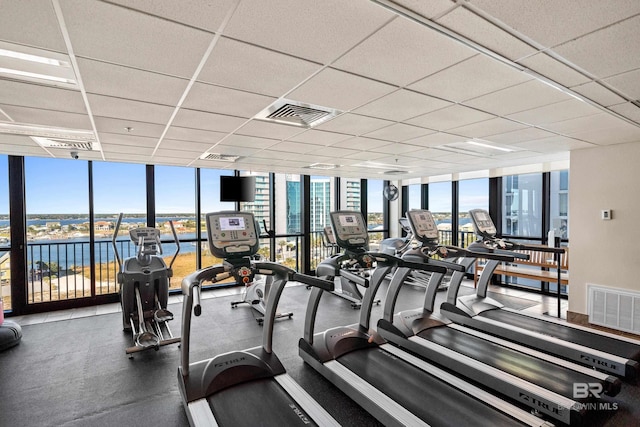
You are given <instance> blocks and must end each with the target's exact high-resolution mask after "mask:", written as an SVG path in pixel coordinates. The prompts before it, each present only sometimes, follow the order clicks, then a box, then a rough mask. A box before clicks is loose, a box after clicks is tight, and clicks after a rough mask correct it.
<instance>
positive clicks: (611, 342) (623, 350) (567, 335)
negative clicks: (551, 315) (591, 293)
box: [479, 309, 640, 360]
mask: <svg viewBox="0 0 640 427" xmlns="http://www.w3.org/2000/svg"><path fill="white" fill-rule="evenodd" d="M479 316H483V317H487V318H489V319H493V320H496V321H498V322H503V323H507V324H509V325H513V326H518V327H520V328H524V329H527V330H529V331H533V332H537V333H540V334H544V335H550V336H553V337H556V338H559V339H561V340H563V341H568V342H572V343H574V344H580V345H583V346H586V347H591V348H594V349H597V350H600V351H604V352H606V353H611V354H615V355H617V356H620V357H624V358H626V359H631V360H640V346H637V345H635V344H631V343H628V342H626V341H622V340H618V339H615V338H609V337H605V336H602V335H599V334H595V333H591V332H588V331H582V330H580V329H574V328H571V327H566V326H563V325H559V324H557V323H553V322H547V321H544V320H540V319H536V318H534V317H530V316H525V315H522V314H518V313H514V312H512V311H507V310H501V309H496V310H487V311H483V312H482V313H480V314H479Z"/></svg>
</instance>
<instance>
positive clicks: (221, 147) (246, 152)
mask: <svg viewBox="0 0 640 427" xmlns="http://www.w3.org/2000/svg"><path fill="white" fill-rule="evenodd" d="M261 150H262V149H261V148H251V147H240V146H238V145H227V144H224V143H222V144H218V145H216V146H215V147H213V148H212V149H210V150H208V151H209V152H210V153H217V154H229V155H232V156H243V157H245V156H252V155H254V154H256V153H257V152H259V151H261Z"/></svg>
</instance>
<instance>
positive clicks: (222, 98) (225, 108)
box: [182, 83, 275, 118]
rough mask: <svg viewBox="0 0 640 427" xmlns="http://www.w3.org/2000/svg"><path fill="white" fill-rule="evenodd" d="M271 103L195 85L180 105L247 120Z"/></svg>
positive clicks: (232, 91)
mask: <svg viewBox="0 0 640 427" xmlns="http://www.w3.org/2000/svg"><path fill="white" fill-rule="evenodd" d="M273 101H275V98H271V97H267V96H263V95H256V94H253V93H249V92H243V91H239V90H234V89H227V88H224V87H220V86H213V85H209V84H204V83H195V84H194V85H193V87H192V88H191V91H189V94H188V95H187V97H186V99H185V100H184V103H183V104H182V105H183V106H184V107H185V108H189V109H192V110H201V111H208V112H211V113H219V114H227V115H230V116H237V117H246V118H249V117H253V116H254V115H255V114H257V113H259V112H260V111H262V110H263V109H265V108H266V107H268V106H269V105H271V103H273Z"/></svg>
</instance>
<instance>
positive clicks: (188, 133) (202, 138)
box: [163, 126, 227, 146]
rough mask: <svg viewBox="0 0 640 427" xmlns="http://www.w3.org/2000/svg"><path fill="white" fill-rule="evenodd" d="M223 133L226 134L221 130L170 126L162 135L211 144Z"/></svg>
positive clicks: (179, 139)
mask: <svg viewBox="0 0 640 427" xmlns="http://www.w3.org/2000/svg"><path fill="white" fill-rule="evenodd" d="M225 135H227V134H226V133H222V132H211V131H208V130H200V129H191V128H181V127H178V126H171V127H170V128H169V130H168V131H167V133H166V135H165V136H164V137H165V139H175V140H178V141H194V142H205V143H208V144H209V146H211V145H213V144H215V143H216V142H218V141H220V140H221V139H222V138H224V136H225ZM163 145H164V144H163Z"/></svg>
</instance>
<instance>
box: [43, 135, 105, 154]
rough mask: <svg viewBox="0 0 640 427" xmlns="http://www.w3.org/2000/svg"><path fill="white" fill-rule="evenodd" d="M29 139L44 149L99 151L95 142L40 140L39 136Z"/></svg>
mask: <svg viewBox="0 0 640 427" xmlns="http://www.w3.org/2000/svg"><path fill="white" fill-rule="evenodd" d="M31 138H32V139H33V140H34V141H36V142H37V143H38V144H40V146H42V147H45V148H62V149H67V150H84V151H93V150H99V148H97V147H96V143H95V142H81V141H68V140H63V139H51V138H42V137H39V136H32V137H31Z"/></svg>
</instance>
